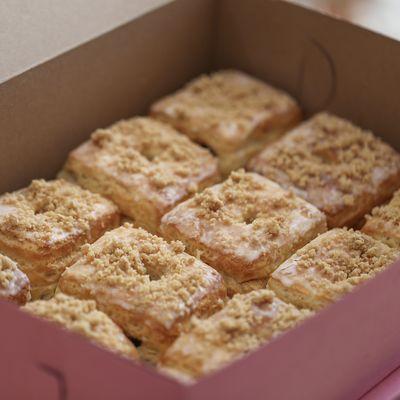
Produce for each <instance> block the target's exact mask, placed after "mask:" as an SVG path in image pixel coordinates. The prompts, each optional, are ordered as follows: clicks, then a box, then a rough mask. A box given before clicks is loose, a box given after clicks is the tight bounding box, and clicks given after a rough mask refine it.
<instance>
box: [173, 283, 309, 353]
mask: <svg viewBox="0 0 400 400" xmlns="http://www.w3.org/2000/svg"><path fill="white" fill-rule="evenodd" d="M309 315H311V314H310V312H309V311H308V310H298V309H296V308H295V307H294V306H293V305H291V304H286V303H284V302H283V301H281V300H279V299H278V298H277V297H276V295H275V294H274V293H273V292H272V291H270V290H268V289H261V290H255V291H253V292H250V293H247V294H237V295H235V296H234V297H233V298H232V299H231V300H229V302H228V303H227V305H226V306H225V307H224V308H223V309H222V310H221V311H219V312H217V313H216V314H214V315H213V316H211V317H209V318H208V319H206V320H201V319H198V318H196V317H194V318H192V320H191V326H190V327H189V328H188V334H189V335H191V334H194V335H195V336H196V337H197V338H198V339H199V340H201V341H204V342H206V343H209V344H210V345H212V346H216V347H220V346H221V347H223V348H224V349H226V350H227V351H229V352H232V353H233V354H243V353H246V352H248V351H250V350H253V349H255V348H257V347H258V346H260V345H261V344H263V343H265V342H266V341H268V340H270V339H272V338H273V337H275V336H276V335H278V334H280V333H282V332H284V331H286V330H288V329H290V328H291V327H293V326H294V325H296V324H297V323H298V322H299V321H301V320H302V319H303V318H305V317H307V316H309ZM178 340H179V339H178Z"/></svg>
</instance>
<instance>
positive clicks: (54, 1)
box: [0, 0, 170, 82]
mask: <svg viewBox="0 0 400 400" xmlns="http://www.w3.org/2000/svg"><path fill="white" fill-rule="evenodd" d="M169 1H170V0H0V82H3V81H5V80H7V79H9V78H11V77H13V76H15V75H17V74H19V73H21V72H24V71H25V70H27V69H29V68H31V67H32V66H35V65H38V64H40V63H42V62H44V61H46V60H48V59H50V58H53V57H54V56H56V55H58V54H60V53H63V52H65V51H66V50H69V49H71V48H73V47H75V46H77V45H79V44H81V43H84V42H86V41H88V40H90V39H92V38H94V37H96V36H98V35H100V34H102V33H105V32H107V31H109V30H111V29H113V28H115V27H117V26H119V25H122V24H124V23H126V22H128V21H130V20H132V19H133V18H135V17H136V16H139V15H142V14H144V13H146V12H148V11H150V10H152V9H154V8H156V7H158V6H160V5H162V4H164V3H168V2H169Z"/></svg>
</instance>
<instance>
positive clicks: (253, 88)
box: [153, 71, 295, 141]
mask: <svg viewBox="0 0 400 400" xmlns="http://www.w3.org/2000/svg"><path fill="white" fill-rule="evenodd" d="M161 105H162V106H161ZM160 106H161V107H160ZM294 106H295V102H294V100H293V99H292V98H291V97H290V96H289V95H287V94H285V93H283V92H282V91H279V90H277V89H275V88H273V87H271V86H269V85H267V84H266V83H264V82H262V81H259V80H257V79H254V78H251V77H250V76H248V75H245V74H243V73H240V72H236V71H220V72H216V73H213V74H211V75H202V76H200V77H199V78H197V79H195V80H194V81H192V82H190V83H189V84H188V85H186V86H185V87H184V88H183V89H182V90H180V91H179V92H177V93H176V94H174V95H172V96H169V97H167V98H165V99H163V100H161V102H160V103H159V104H158V105H157V104H156V105H155V106H154V108H153V109H154V110H155V111H156V113H157V112H158V108H160V111H161V113H166V114H167V115H168V116H172V117H173V119H175V120H176V121H170V122H171V123H172V124H174V122H175V123H176V125H179V126H184V127H185V128H186V129H189V130H191V133H192V134H194V135H195V136H199V137H202V136H206V133H207V135H208V134H209V133H210V132H214V133H215V134H216V135H217V134H218V136H221V137H222V138H224V136H226V137H225V139H226V140H232V139H233V137H234V136H235V135H236V134H239V135H240V136H243V139H245V138H246V137H247V136H249V135H250V134H251V131H252V129H254V127H255V125H256V124H257V123H258V122H259V120H260V118H262V117H263V115H264V114H265V113H271V114H272V113H279V112H282V111H286V110H287V109H290V108H292V107H294ZM191 122H193V124H191ZM202 133H203V134H202ZM204 140H205V141H207V137H204Z"/></svg>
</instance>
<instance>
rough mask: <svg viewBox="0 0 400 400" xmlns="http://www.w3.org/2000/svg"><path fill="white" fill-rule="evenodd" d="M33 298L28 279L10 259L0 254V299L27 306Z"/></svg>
mask: <svg viewBox="0 0 400 400" xmlns="http://www.w3.org/2000/svg"><path fill="white" fill-rule="evenodd" d="M30 298H31V290H30V283H29V279H28V277H27V276H26V275H25V274H24V273H23V272H22V271H21V270H20V269H19V268H18V265H17V264H16V263H15V262H14V261H12V260H11V259H10V258H8V257H6V256H4V255H3V254H0V299H2V300H8V301H12V302H15V303H17V304H20V305H22V304H25V303H26V302H27V301H29V300H30Z"/></svg>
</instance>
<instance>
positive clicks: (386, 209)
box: [362, 191, 400, 249]
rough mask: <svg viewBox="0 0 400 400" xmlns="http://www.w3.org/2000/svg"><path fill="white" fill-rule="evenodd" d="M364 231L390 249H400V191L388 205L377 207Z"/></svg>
mask: <svg viewBox="0 0 400 400" xmlns="http://www.w3.org/2000/svg"><path fill="white" fill-rule="evenodd" d="M366 219H367V221H366V223H365V225H364V226H363V228H362V231H363V232H364V233H366V234H367V235H369V236H372V237H373V238H375V239H377V240H380V241H381V242H384V243H386V244H387V245H388V246H390V247H394V248H397V249H400V191H397V192H396V193H395V194H394V195H393V198H392V199H391V200H390V202H389V203H388V204H385V205H383V206H380V207H375V208H374V209H373V210H372V212H371V215H367V217H366Z"/></svg>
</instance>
